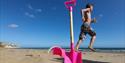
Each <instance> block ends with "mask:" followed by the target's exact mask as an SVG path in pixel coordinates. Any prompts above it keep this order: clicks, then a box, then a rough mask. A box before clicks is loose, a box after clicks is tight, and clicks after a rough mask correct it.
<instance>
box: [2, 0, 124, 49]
mask: <svg viewBox="0 0 125 63" xmlns="http://www.w3.org/2000/svg"><path fill="white" fill-rule="evenodd" d="M65 1H66V0H0V41H1V42H7V43H14V44H17V45H18V46H20V47H51V46H55V45H56V46H61V47H69V46H70V32H69V31H70V27H69V26H70V25H69V24H70V23H69V11H68V10H67V9H66V7H65V6H64V2H65ZM87 3H93V4H94V10H93V12H92V18H94V17H95V18H97V23H95V24H92V25H91V26H92V28H93V29H94V30H95V31H96V34H97V37H96V40H95V43H94V47H124V48H125V0H77V3H76V6H75V7H74V8H73V22H74V23H73V25H74V40H75V44H76V43H77V41H78V37H79V34H80V27H81V25H82V20H81V14H80V9H83V8H85V5H86V4H87ZM90 39H91V37H90V36H89V35H87V38H86V39H85V40H84V41H83V43H82V44H81V45H80V47H88V45H89V42H90Z"/></svg>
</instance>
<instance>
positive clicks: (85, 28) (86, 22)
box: [75, 3, 96, 51]
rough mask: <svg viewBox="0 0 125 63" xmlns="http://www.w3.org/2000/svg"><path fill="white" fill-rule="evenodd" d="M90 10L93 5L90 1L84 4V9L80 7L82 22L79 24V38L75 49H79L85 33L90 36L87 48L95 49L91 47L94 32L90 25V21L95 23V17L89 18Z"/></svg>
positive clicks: (94, 36)
mask: <svg viewBox="0 0 125 63" xmlns="http://www.w3.org/2000/svg"><path fill="white" fill-rule="evenodd" d="M92 11H93V5H92V4H90V3H89V4H87V5H86V8H85V9H81V14H82V22H83V24H82V26H81V32H80V35H79V40H78V42H77V44H76V47H75V50H76V51H77V50H78V49H79V46H80V44H81V42H83V40H84V39H85V38H86V34H89V35H90V36H91V40H90V44H89V46H88V48H89V49H90V50H91V51H95V49H94V48H93V43H94V41H95V39H96V32H95V31H94V30H93V29H92V27H91V26H90V25H91V23H96V19H95V18H94V19H92V18H91V13H92Z"/></svg>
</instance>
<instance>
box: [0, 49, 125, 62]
mask: <svg viewBox="0 0 125 63" xmlns="http://www.w3.org/2000/svg"><path fill="white" fill-rule="evenodd" d="M82 57H83V59H82V61H83V63H125V54H124V53H103V52H83V55H82ZM0 63H63V59H62V58H61V57H59V56H53V55H51V54H48V51H47V50H38V49H3V48H0Z"/></svg>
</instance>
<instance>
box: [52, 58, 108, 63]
mask: <svg viewBox="0 0 125 63" xmlns="http://www.w3.org/2000/svg"><path fill="white" fill-rule="evenodd" d="M54 59H55V60H53V61H58V62H62V63H64V62H63V60H64V59H63V58H54ZM82 62H83V63H109V62H101V61H93V60H87V59H83V60H82Z"/></svg>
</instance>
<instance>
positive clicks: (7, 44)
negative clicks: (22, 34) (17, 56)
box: [0, 42, 17, 48]
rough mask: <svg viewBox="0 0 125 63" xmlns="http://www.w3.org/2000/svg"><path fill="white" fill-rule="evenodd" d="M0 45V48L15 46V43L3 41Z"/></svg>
mask: <svg viewBox="0 0 125 63" xmlns="http://www.w3.org/2000/svg"><path fill="white" fill-rule="evenodd" d="M0 47H1V48H17V45H15V44H12V43H11V44H9V43H3V42H0Z"/></svg>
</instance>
